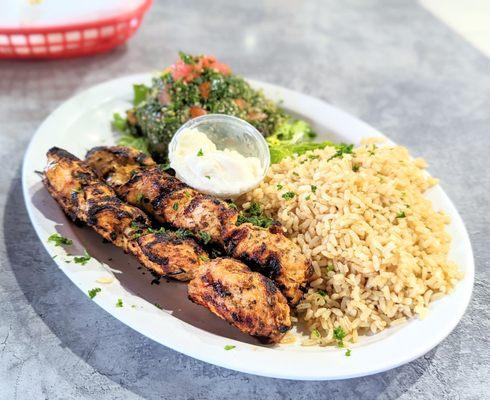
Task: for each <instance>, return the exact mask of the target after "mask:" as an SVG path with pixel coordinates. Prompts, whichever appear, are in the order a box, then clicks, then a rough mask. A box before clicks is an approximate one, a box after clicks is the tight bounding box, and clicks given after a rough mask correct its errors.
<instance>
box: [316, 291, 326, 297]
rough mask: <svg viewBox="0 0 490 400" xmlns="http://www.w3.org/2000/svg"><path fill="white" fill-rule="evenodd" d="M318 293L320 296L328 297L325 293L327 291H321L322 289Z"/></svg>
mask: <svg viewBox="0 0 490 400" xmlns="http://www.w3.org/2000/svg"><path fill="white" fill-rule="evenodd" d="M317 293H318V294H319V295H320V296H326V295H327V292H325V290H321V289H320V290H319V291H318V292H317Z"/></svg>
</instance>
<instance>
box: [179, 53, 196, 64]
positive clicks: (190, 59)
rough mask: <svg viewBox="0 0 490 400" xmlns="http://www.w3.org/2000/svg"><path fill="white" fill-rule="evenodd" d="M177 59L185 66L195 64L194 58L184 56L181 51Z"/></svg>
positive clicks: (187, 55) (188, 55)
mask: <svg viewBox="0 0 490 400" xmlns="http://www.w3.org/2000/svg"><path fill="white" fill-rule="evenodd" d="M179 57H180V59H181V60H182V61H184V63H185V64H187V65H195V64H196V61H195V60H194V57H192V56H191V55H190V54H185V53H184V52H183V51H179Z"/></svg>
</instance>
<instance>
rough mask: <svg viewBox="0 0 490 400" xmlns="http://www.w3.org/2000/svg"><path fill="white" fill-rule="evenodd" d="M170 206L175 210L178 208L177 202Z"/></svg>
mask: <svg viewBox="0 0 490 400" xmlns="http://www.w3.org/2000/svg"><path fill="white" fill-rule="evenodd" d="M172 208H173V209H174V210H175V211H177V210H178V209H179V203H174V205H173V206H172Z"/></svg>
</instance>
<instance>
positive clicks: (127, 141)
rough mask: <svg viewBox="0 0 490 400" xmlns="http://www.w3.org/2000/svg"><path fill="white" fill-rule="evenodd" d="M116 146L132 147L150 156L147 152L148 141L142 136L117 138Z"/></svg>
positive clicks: (127, 135) (126, 135)
mask: <svg viewBox="0 0 490 400" xmlns="http://www.w3.org/2000/svg"><path fill="white" fill-rule="evenodd" d="M117 144H118V145H119V146H127V147H132V148H134V149H136V150H139V151H142V152H143V153H146V154H148V155H149V154H150V152H149V150H148V140H147V139H146V138H144V137H142V136H133V135H129V134H125V135H123V136H121V137H120V138H119V140H118V141H117Z"/></svg>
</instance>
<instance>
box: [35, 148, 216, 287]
mask: <svg viewBox="0 0 490 400" xmlns="http://www.w3.org/2000/svg"><path fill="white" fill-rule="evenodd" d="M47 157H48V165H47V166H46V168H45V171H44V184H45V186H46V188H47V189H48V191H49V193H50V194H51V196H53V197H54V198H55V200H56V201H57V202H58V203H59V204H60V205H61V207H62V208H63V210H64V211H65V212H66V214H68V216H70V218H71V219H72V220H80V221H82V222H84V223H86V224H87V225H88V226H90V227H92V228H93V229H94V230H95V231H96V232H97V233H98V234H100V235H101V236H102V237H103V238H104V239H106V240H108V241H110V242H112V243H114V244H115V245H116V246H118V247H121V248H122V249H123V250H124V251H125V252H129V253H132V254H134V255H135V256H136V257H137V258H138V260H139V261H140V262H141V263H142V264H143V265H144V266H145V267H147V268H148V269H150V270H152V271H153V272H155V273H156V274H158V275H165V276H169V277H172V278H174V279H177V280H182V281H187V280H189V279H191V278H192V277H193V275H194V274H193V270H194V269H196V268H197V267H198V266H199V265H201V264H203V263H204V261H205V260H207V254H206V252H205V251H204V250H202V249H201V247H200V246H199V245H198V244H197V243H196V242H195V241H194V240H192V239H189V238H183V239H182V238H178V237H176V236H175V235H174V234H173V233H170V232H165V233H160V234H157V233H151V232H152V231H153V230H152V229H151V223H150V221H149V219H148V217H147V216H146V214H145V213H144V212H142V211H141V210H140V209H138V208H136V207H133V206H130V205H128V204H125V203H123V202H122V201H121V200H120V199H119V198H118V197H117V196H116V193H115V192H114V191H113V190H112V189H111V188H110V187H109V186H107V185H106V184H105V183H103V182H101V181H100V180H99V178H98V177H97V175H96V174H95V173H94V172H93V171H92V170H91V169H90V168H89V167H87V166H86V165H84V163H83V162H82V161H81V160H79V159H77V158H76V157H75V156H73V155H72V154H70V153H68V152H66V151H65V150H62V149H59V148H52V149H51V150H49V151H48V154H47Z"/></svg>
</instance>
